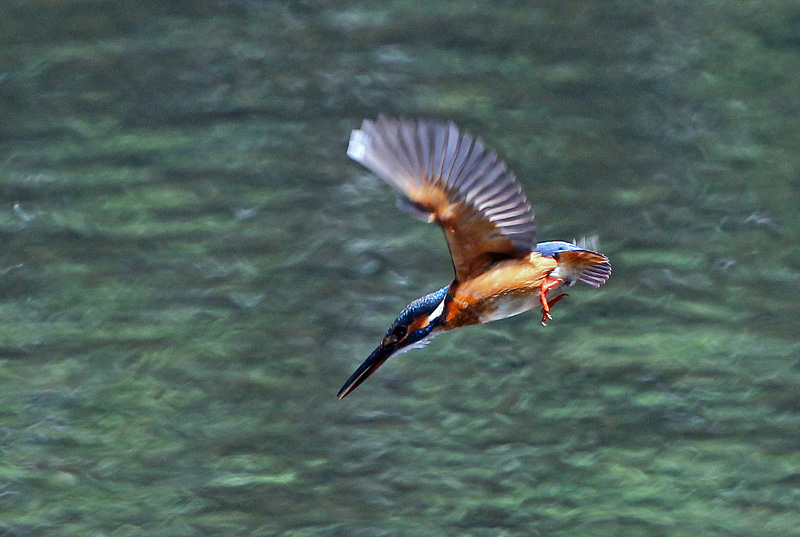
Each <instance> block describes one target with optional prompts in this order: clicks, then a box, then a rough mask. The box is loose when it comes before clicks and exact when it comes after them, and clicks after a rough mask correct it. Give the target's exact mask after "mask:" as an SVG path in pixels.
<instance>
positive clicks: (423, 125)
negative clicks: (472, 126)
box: [347, 116, 536, 281]
mask: <svg viewBox="0 0 800 537" xmlns="http://www.w3.org/2000/svg"><path fill="white" fill-rule="evenodd" d="M347 154H348V156H350V158H352V159H353V160H355V161H357V162H359V163H361V164H363V165H364V166H365V167H366V168H368V169H369V170H370V171H372V172H374V173H375V174H376V175H377V176H378V177H380V178H381V179H383V180H384V181H386V182H387V183H389V184H390V185H392V186H393V187H394V188H396V189H397V190H399V191H400V192H402V193H403V194H404V196H405V198H406V199H404V200H402V202H401V203H400V206H401V208H403V209H404V210H406V211H408V212H410V213H411V214H412V215H414V216H416V217H418V218H420V219H422V220H425V221H426V222H436V223H438V224H439V225H440V226H442V229H444V233H445V237H446V239H447V244H448V246H449V247H450V255H451V256H452V258H453V266H454V268H455V271H456V279H457V280H459V281H465V280H468V279H470V278H472V277H474V276H476V275H478V274H481V273H482V272H484V271H485V270H486V269H487V268H488V267H489V266H490V265H491V264H492V263H494V262H496V261H498V260H500V259H506V258H510V257H522V256H524V255H526V254H528V253H529V252H531V250H533V248H534V247H535V244H536V225H535V223H534V220H533V212H532V211H531V206H530V204H529V203H528V200H527V199H526V198H525V194H523V193H522V190H521V189H520V187H519V185H518V184H517V182H516V180H515V178H514V174H513V172H511V171H510V170H509V169H508V168H507V167H506V165H505V163H504V162H502V161H501V160H498V158H497V155H496V154H495V153H494V152H491V151H488V150H487V149H486V148H485V147H484V145H483V143H482V142H481V141H480V140H479V139H477V138H473V137H472V136H470V135H469V134H467V133H464V132H461V131H459V129H458V127H456V126H455V125H454V124H453V123H437V122H433V121H410V120H404V119H400V120H396V119H390V118H387V117H385V116H379V117H378V120H377V121H369V120H366V121H364V122H363V123H362V124H361V129H359V130H354V131H353V133H352V135H351V136H350V144H349V146H348V148H347Z"/></svg>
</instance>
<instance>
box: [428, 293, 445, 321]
mask: <svg viewBox="0 0 800 537" xmlns="http://www.w3.org/2000/svg"><path fill="white" fill-rule="evenodd" d="M444 300H445V299H444V298H443V299H442V301H441V302H439V305H438V306H436V309H435V310H433V313H431V314H430V315H429V316H428V324H431V323H433V322H435V321H436V320H438V319H439V317H441V316H442V313H444Z"/></svg>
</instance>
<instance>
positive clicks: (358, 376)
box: [336, 285, 450, 399]
mask: <svg viewBox="0 0 800 537" xmlns="http://www.w3.org/2000/svg"><path fill="white" fill-rule="evenodd" d="M449 288H450V286H449V285H448V286H445V287H442V288H441V289H439V290H438V291H435V292H433V293H431V294H429V295H425V296H423V297H422V298H418V299H417V300H415V301H414V302H412V303H411V304H409V305H408V306H406V308H405V309H404V310H403V311H402V312H401V313H400V315H399V316H398V317H397V319H395V321H394V322H393V323H392V325H391V326H390V327H389V330H387V331H386V335H385V336H383V340H382V341H381V343H380V345H378V347H377V348H376V349H375V350H374V351H372V354H370V355H369V357H368V358H367V359H366V360H364V363H363V364H361V365H360V366H359V367H358V369H356V371H355V372H354V373H353V374H352V375H351V376H350V378H349V379H347V382H345V383H344V386H342V389H341V390H339V393H338V394H337V395H336V397H337V398H338V399H344V398H345V397H346V396H347V394H349V393H350V392H352V391H353V390H355V389H356V388H357V387H358V385H359V384H361V383H362V382H364V381H365V380H366V379H367V377H369V376H370V375H371V374H372V373H374V372H375V371H376V370H377V369H378V368H379V367H380V366H382V365H383V363H384V362H385V361H386V360H388V359H389V358H391V357H392V356H394V355H395V354H400V353H403V352H406V351H409V350H411V349H416V348H419V347H424V346H425V345H426V344H427V343H428V342H429V341H430V340H431V339H432V337H433V336H434V335H435V334H436V332H438V331H439V330H438V329H441V328H442V326H443V321H444V318H445V315H446V305H447V304H446V302H447V291H448V290H449Z"/></svg>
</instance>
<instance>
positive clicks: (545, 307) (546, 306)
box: [542, 293, 569, 326]
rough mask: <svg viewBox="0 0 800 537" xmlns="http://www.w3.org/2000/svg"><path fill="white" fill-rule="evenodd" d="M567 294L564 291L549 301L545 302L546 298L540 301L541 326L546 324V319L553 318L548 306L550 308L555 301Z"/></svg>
mask: <svg viewBox="0 0 800 537" xmlns="http://www.w3.org/2000/svg"><path fill="white" fill-rule="evenodd" d="M568 296H569V295H568V294H567V293H564V294H563V295H558V296H557V297H555V298H554V299H553V300H551V301H550V302H547V299H545V300H544V301H543V302H542V326H547V321H550V320H552V319H553V316H552V315H551V314H550V308H552V307H553V306H554V305H555V304H556V302H558V301H559V300H561V299H562V298H564V297H568Z"/></svg>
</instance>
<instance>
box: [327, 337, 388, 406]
mask: <svg viewBox="0 0 800 537" xmlns="http://www.w3.org/2000/svg"><path fill="white" fill-rule="evenodd" d="M395 350H396V349H395V348H393V346H384V345H383V344H381V346H379V347H378V348H377V349H375V350H374V351H372V354H370V355H369V358H367V359H366V360H364V363H363V364H361V365H360V366H358V369H356V371H355V373H353V374H352V375H350V378H349V379H347V382H345V383H344V386H342V389H341V390H339V393H337V394H336V398H337V399H344V398H345V397H347V394H349V393H350V392H352V391H353V390H355V389H356V388H358V385H359V384H361V383H362V382H364V381H365V380H367V377H369V376H370V375H371V374H373V373H374V372H375V371H377V370H378V368H379V367H380V366H382V365H383V362H385V361H386V360H388V359H389V357H390V356H391V355H392V354H394V351H395Z"/></svg>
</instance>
